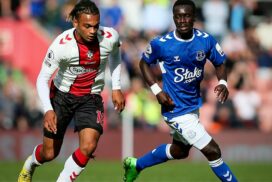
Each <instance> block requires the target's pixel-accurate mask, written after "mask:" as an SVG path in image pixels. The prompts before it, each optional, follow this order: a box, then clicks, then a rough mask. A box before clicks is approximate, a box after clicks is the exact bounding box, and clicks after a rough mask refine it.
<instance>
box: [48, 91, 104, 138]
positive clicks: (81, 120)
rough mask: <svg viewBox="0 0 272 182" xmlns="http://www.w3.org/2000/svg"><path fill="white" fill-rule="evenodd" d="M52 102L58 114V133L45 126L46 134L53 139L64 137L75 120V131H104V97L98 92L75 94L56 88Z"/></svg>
mask: <svg viewBox="0 0 272 182" xmlns="http://www.w3.org/2000/svg"><path fill="white" fill-rule="evenodd" d="M51 104H52V106H53V109H54V111H55V113H56V115H57V134H54V133H52V132H49V131H48V130H46V129H45V128H44V136H46V137H48V138H53V139H63V137H64V134H65V132H66V129H67V126H68V125H69V123H70V122H71V121H72V120H73V121H74V125H75V128H74V130H75V131H80V130H82V129H84V128H93V129H95V130H97V131H98V132H99V133H100V134H102V133H103V126H102V123H103V116H104V107H103V101H102V97H101V96H100V95H98V94H88V95H85V96H80V97H79V96H75V95H72V94H70V93H64V92H61V91H59V90H57V89H56V91H55V93H54V96H51Z"/></svg>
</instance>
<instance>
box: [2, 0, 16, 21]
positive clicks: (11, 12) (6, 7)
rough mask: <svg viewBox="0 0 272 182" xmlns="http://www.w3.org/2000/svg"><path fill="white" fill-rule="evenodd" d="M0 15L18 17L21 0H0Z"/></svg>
mask: <svg viewBox="0 0 272 182" xmlns="http://www.w3.org/2000/svg"><path fill="white" fill-rule="evenodd" d="M0 7H1V8H0V16H2V17H13V18H15V19H17V18H18V9H19V7H20V0H0Z"/></svg>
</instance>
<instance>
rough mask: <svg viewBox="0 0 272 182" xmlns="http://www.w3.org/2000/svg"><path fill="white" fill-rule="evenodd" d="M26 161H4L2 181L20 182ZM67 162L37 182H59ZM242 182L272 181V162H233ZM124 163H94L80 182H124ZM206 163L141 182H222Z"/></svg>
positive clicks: (174, 166)
mask: <svg viewBox="0 0 272 182" xmlns="http://www.w3.org/2000/svg"><path fill="white" fill-rule="evenodd" d="M22 165H23V162H3V161H1V162H0V182H11V181H17V176H18V174H19V171H20V169H21V167H22ZM63 165H64V162H63V163H62V162H51V163H46V164H44V165H43V166H41V167H39V168H38V169H37V170H36V171H35V174H34V177H33V182H55V181H56V179H57V177H58V174H59V172H60V171H61V170H62V167H63ZM229 165H230V167H231V169H232V170H233V172H234V173H235V174H236V176H237V178H238V180H239V182H272V163H229ZM122 177H123V168H122V162H121V161H100V160H96V161H91V162H89V163H88V166H87V167H86V169H85V171H84V172H83V173H82V174H81V175H80V176H79V178H78V180H77V182H121V181H122ZM218 181H219V180H218V179H217V178H216V177H215V175H214V174H213V172H212V171H211V169H210V168H209V166H208V164H207V163H206V162H199V163H196V162H189V161H171V162H167V163H164V164H161V165H158V166H154V167H152V168H148V169H146V170H145V171H143V172H142V173H141V175H140V176H139V178H138V179H137V182H218Z"/></svg>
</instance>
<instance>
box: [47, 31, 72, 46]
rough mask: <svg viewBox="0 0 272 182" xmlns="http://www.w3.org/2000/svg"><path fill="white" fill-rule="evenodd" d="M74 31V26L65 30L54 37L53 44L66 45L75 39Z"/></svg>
mask: <svg viewBox="0 0 272 182" xmlns="http://www.w3.org/2000/svg"><path fill="white" fill-rule="evenodd" d="M74 31H75V29H74V28H71V29H68V30H65V31H64V32H62V33H61V34H59V35H58V36H57V37H56V38H55V39H54V41H53V43H52V44H53V45H54V46H57V47H66V46H67V45H69V44H70V43H72V42H73V41H74V40H75V37H74Z"/></svg>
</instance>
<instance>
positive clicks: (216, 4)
mask: <svg viewBox="0 0 272 182" xmlns="http://www.w3.org/2000/svg"><path fill="white" fill-rule="evenodd" d="M202 12H203V16H204V19H205V22H204V24H205V30H206V31H207V32H209V33H210V34H212V35H213V36H214V37H215V39H216V40H217V41H218V42H219V43H220V42H221V40H222V38H223V37H224V36H225V34H226V33H227V20H228V17H229V7H228V4H227V3H226V2H225V1H223V0H207V1H205V2H204V3H203V9H202Z"/></svg>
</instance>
